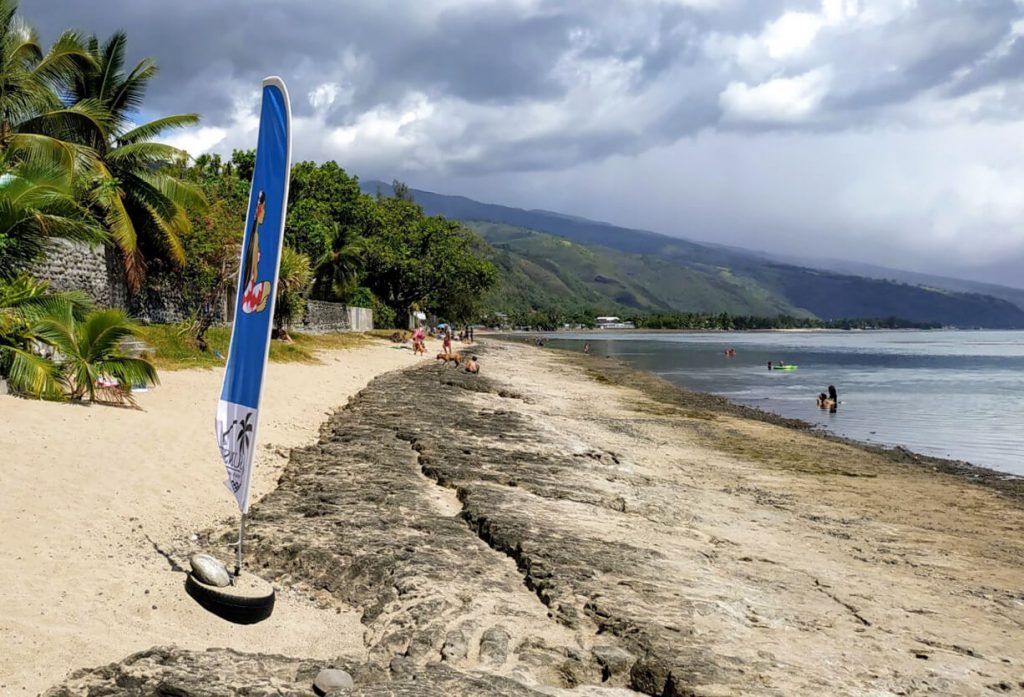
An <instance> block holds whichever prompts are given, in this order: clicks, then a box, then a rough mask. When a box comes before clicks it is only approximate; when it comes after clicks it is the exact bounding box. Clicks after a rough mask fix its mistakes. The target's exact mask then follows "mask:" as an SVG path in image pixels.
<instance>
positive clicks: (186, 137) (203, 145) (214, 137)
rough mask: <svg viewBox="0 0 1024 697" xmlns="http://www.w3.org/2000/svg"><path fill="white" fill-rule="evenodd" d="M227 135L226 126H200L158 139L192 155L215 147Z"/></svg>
mask: <svg viewBox="0 0 1024 697" xmlns="http://www.w3.org/2000/svg"><path fill="white" fill-rule="evenodd" d="M227 135H228V130H227V129H226V128H220V127H218V126H201V127H199V128H190V129H188V130H183V131H178V132H177V133H172V134H170V135H167V136H164V137H163V138H161V139H160V140H161V141H162V142H164V143H166V144H167V145H171V146H173V147H175V148H180V149H181V150H184V151H185V152H188V153H190V154H192V155H200V154H202V153H204V152H209V151H210V150H212V149H213V148H215V147H217V145H219V144H220V143H221V142H222V141H223V140H224V139H225V138H226V137H227Z"/></svg>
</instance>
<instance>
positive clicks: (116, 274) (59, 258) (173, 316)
mask: <svg viewBox="0 0 1024 697" xmlns="http://www.w3.org/2000/svg"><path fill="white" fill-rule="evenodd" d="M31 275H32V276H34V277H35V278H37V279H39V280H40V281H46V282H47V283H49V285H50V289H51V290H55V291H67V290H78V291H82V292H83V293H85V294H86V295H88V296H89V297H90V298H92V300H93V301H94V302H95V303H96V304H97V305H100V306H102V307H113V308H117V309H121V310H125V311H127V312H128V314H129V315H131V316H132V317H134V318H135V319H137V320H140V321H142V322H147V323H154V324H173V323H175V322H181V321H183V320H187V319H188V318H189V317H191V316H192V315H193V314H195V313H196V311H197V310H198V309H199V308H197V307H194V306H193V304H192V303H190V302H188V301H187V300H186V298H185V297H184V294H183V293H182V290H181V288H180V287H178V286H176V285H175V278H174V276H172V275H156V274H153V275H150V276H149V278H148V279H147V280H146V286H145V287H144V288H143V289H142V290H141V291H139V292H138V293H136V294H135V295H131V296H129V294H128V289H127V286H126V284H125V280H124V271H123V270H122V268H121V265H120V262H119V260H118V258H117V254H116V253H115V252H113V251H112V250H110V249H109V248H104V247H102V246H97V247H90V246H89V245H87V244H83V243H81V242H67V241H64V240H56V241H55V242H54V247H53V250H52V251H51V252H50V254H49V255H48V256H47V258H46V259H45V260H43V261H41V262H40V263H39V264H37V265H36V266H35V268H34V269H33V270H32V271H31ZM229 298H230V299H231V300H233V299H234V295H233V293H231V294H228V297H227V298H225V299H223V300H221V301H219V302H218V303H217V307H216V308H215V312H216V317H217V323H218V324H223V323H227V322H230V319H231V308H230V307H229V304H230V301H229ZM295 328H296V329H298V330H300V331H303V332H308V333H311V334H322V333H325V332H349V331H351V332H365V331H369V330H371V329H373V310H370V309H369V308H366V307H348V306H346V305H343V304H341V303H329V302H323V301H321V300H310V301H308V304H307V306H306V314H305V316H304V317H303V319H302V322H301V323H300V324H299V325H298V326H296V327H295Z"/></svg>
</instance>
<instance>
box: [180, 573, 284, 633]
mask: <svg viewBox="0 0 1024 697" xmlns="http://www.w3.org/2000/svg"><path fill="white" fill-rule="evenodd" d="M185 591H186V592H187V593H188V594H189V595H190V596H192V598H193V599H194V600H195V601H196V602H197V603H199V604H200V605H201V606H202V607H203V608H205V609H206V610H208V611H209V612H212V613H213V614H215V615H217V616H218V617H220V618H221V619H225V620H227V621H228V622H233V623H235V624H255V623H256V622H262V621H263V620H265V619H267V618H268V617H270V613H272V612H273V611H274V599H275V594H274V589H273V587H272V586H271V585H270V584H269V583H267V582H266V581H263V580H262V579H258V578H256V577H255V576H250V575H248V574H243V575H242V577H241V579H240V582H239V583H237V584H236V585H234V586H225V587H223V588H218V587H216V586H211V585H208V584H206V583H203V582H202V581H200V580H198V579H197V578H195V577H194V576H193V575H192V574H189V575H188V576H187V577H186V578H185Z"/></svg>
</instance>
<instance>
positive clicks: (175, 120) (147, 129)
mask: <svg viewBox="0 0 1024 697" xmlns="http://www.w3.org/2000/svg"><path fill="white" fill-rule="evenodd" d="M198 124H199V114H175V115H173V116H164V117H162V118H159V119H154V120H153V121H150V122H149V123H144V124H142V125H141V126H136V127H135V128H133V129H132V130H130V131H128V132H127V133H123V134H121V137H120V138H118V140H119V141H120V142H122V143H124V144H130V143H138V142H140V141H144V140H152V139H153V138H156V137H157V136H159V135H161V134H162V133H163V132H164V131H167V130H171V129H176V128H188V127H189V126H195V125H198Z"/></svg>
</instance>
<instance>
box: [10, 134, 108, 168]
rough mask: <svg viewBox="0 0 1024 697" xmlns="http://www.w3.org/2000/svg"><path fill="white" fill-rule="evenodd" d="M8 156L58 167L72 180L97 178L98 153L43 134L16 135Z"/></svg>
mask: <svg viewBox="0 0 1024 697" xmlns="http://www.w3.org/2000/svg"><path fill="white" fill-rule="evenodd" d="M8 156H14V157H17V158H19V159H22V160H35V161H40V162H42V163H45V164H52V165H56V166H57V167H60V168H62V169H64V170H66V171H67V173H68V176H69V177H70V178H72V179H75V178H78V177H91V176H95V174H96V172H97V166H98V162H97V155H96V151H95V150H93V149H92V148H89V147H86V146H84V145H77V144H75V143H69V142H68V141H66V140H61V139H60V138H54V137H52V136H49V135H44V134H41V133H14V134H13V135H12V136H11V140H10V144H9V145H8Z"/></svg>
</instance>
